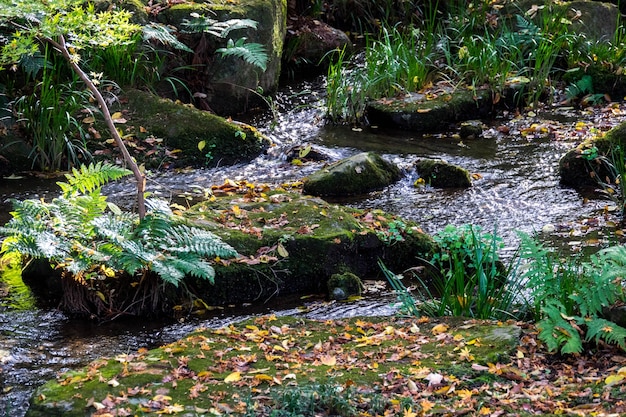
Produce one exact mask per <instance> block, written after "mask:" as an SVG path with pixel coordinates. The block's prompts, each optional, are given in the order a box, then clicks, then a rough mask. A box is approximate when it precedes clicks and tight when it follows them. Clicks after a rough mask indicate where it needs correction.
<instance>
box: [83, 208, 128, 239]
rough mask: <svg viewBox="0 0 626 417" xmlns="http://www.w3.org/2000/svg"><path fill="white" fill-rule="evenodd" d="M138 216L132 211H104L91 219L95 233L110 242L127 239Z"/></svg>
mask: <svg viewBox="0 0 626 417" xmlns="http://www.w3.org/2000/svg"><path fill="white" fill-rule="evenodd" d="M138 219H139V217H138V216H137V215H135V214H133V213H121V214H119V215H114V214H113V213H106V214H104V215H102V216H100V217H97V218H95V219H93V220H92V225H93V227H94V228H95V231H96V233H97V234H98V235H99V236H100V237H103V238H106V239H108V240H110V241H112V242H121V241H122V240H125V239H128V238H129V237H130V236H131V235H132V232H133V228H134V226H135V224H136V223H137V220H138Z"/></svg>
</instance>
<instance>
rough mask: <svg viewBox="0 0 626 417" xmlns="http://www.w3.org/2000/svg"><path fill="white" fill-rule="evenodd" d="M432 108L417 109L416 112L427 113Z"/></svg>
mask: <svg viewBox="0 0 626 417" xmlns="http://www.w3.org/2000/svg"><path fill="white" fill-rule="evenodd" d="M431 110H432V109H417V112H418V113H428V112H429V111H431Z"/></svg>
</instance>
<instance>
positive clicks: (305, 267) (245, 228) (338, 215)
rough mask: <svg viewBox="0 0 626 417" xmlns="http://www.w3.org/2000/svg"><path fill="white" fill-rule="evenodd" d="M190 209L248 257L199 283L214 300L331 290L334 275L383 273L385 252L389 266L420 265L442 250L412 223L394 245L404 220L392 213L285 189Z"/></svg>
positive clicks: (192, 218) (209, 299)
mask: <svg viewBox="0 0 626 417" xmlns="http://www.w3.org/2000/svg"><path fill="white" fill-rule="evenodd" d="M251 186H252V187H253V185H251ZM243 188H245V189H247V190H249V187H247V186H245V185H244V186H243ZM186 215H187V217H188V218H189V220H190V221H192V222H193V223H194V224H196V225H199V226H202V227H206V228H208V229H209V230H211V231H213V232H214V233H216V234H217V235H219V236H220V237H222V238H223V239H224V240H225V241H227V242H228V243H229V244H231V245H232V246H233V247H234V248H235V249H236V250H237V251H238V252H239V253H240V254H241V255H242V258H240V259H239V260H237V261H235V262H226V261H225V263H226V264H227V265H223V264H220V265H217V266H216V271H217V276H216V279H215V285H214V286H212V285H210V284H209V283H202V282H194V286H195V287H196V288H197V289H198V293H199V294H200V296H201V298H202V299H203V300H204V301H205V302H207V303H209V304H224V303H232V302H240V301H250V300H254V299H258V298H262V299H265V298H267V297H269V296H272V295H274V294H276V293H278V292H279V293H281V294H290V293H309V292H326V291H327V285H326V284H327V281H328V279H329V278H330V277H331V276H332V275H333V274H335V273H343V272H352V273H354V274H356V275H358V276H362V277H376V276H378V275H379V274H380V269H379V267H378V265H377V263H376V261H377V259H378V258H380V259H382V260H383V261H384V262H385V263H386V264H387V266H388V267H389V268H393V269H397V270H403V269H406V268H409V267H411V266H416V265H418V264H419V263H420V261H419V258H420V257H421V258H428V256H429V255H428V254H430V253H432V252H433V251H434V248H435V244H434V242H433V241H432V239H431V238H430V237H429V236H427V235H425V234H424V233H422V232H421V231H420V230H419V228H418V227H417V225H416V224H414V223H412V222H409V221H407V222H405V223H403V224H405V227H404V229H403V230H402V231H401V232H402V236H400V235H398V236H396V240H394V241H393V244H391V243H390V240H389V239H388V238H387V236H388V234H389V233H391V232H390V231H389V229H390V225H391V224H392V223H394V222H396V221H397V218H396V217H395V216H393V215H390V214H387V213H384V212H381V211H374V212H371V211H363V210H357V209H353V208H349V207H343V206H338V205H333V204H329V203H327V202H326V201H324V200H322V199H319V198H313V197H306V196H302V195H301V194H299V193H295V192H287V191H282V190H271V191H265V192H262V193H258V194H256V193H247V194H244V195H237V194H235V195H230V196H223V197H218V198H215V199H214V200H213V201H209V202H204V203H200V204H198V205H196V206H194V207H193V208H192V209H191V210H189V211H188V212H187V214H186ZM394 224H395V223H394ZM394 230H395V229H394ZM395 233H396V234H399V233H400V231H398V230H395Z"/></svg>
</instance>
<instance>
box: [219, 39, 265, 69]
mask: <svg viewBox="0 0 626 417" xmlns="http://www.w3.org/2000/svg"><path fill="white" fill-rule="evenodd" d="M245 41H246V38H241V39H238V40H237V42H233V41H232V40H230V39H229V40H228V44H227V46H226V48H219V49H218V50H217V52H219V53H220V54H222V56H223V57H224V56H234V57H237V58H241V59H243V60H244V61H245V62H247V63H248V64H251V65H254V66H255V67H257V68H259V69H261V70H262V71H265V70H266V69H267V61H268V56H267V52H266V51H265V47H264V46H263V45H261V44H260V43H245Z"/></svg>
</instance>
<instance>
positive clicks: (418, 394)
mask: <svg viewBox="0 0 626 417" xmlns="http://www.w3.org/2000/svg"><path fill="white" fill-rule="evenodd" d="M535 336H536V332H535V329H534V327H532V326H529V325H524V324H520V323H498V322H479V321H474V320H462V319H448V320H429V319H424V318H423V319H416V318H412V319H408V318H384V319H383V318H368V319H363V318H352V319H340V320H327V321H310V320H305V319H302V318H295V317H281V318H277V317H275V316H262V317H257V318H254V319H251V320H249V321H246V322H242V323H239V324H237V325H230V326H228V327H224V328H220V329H215V330H211V329H199V330H197V331H196V332H194V333H192V334H190V335H189V336H187V337H185V338H184V339H181V340H179V341H177V342H175V343H172V344H170V345H166V346H163V347H161V348H158V349H154V350H140V351H138V352H129V353H128V354H124V355H118V356H117V357H115V358H103V359H101V360H97V361H95V362H93V363H92V364H91V365H89V366H87V367H86V368H84V369H80V370H74V371H70V372H66V373H64V374H61V375H59V377H58V378H57V380H56V381H51V382H49V383H47V384H45V385H44V386H43V387H41V388H40V389H38V391H37V392H36V394H35V396H34V398H33V402H32V406H31V409H30V411H29V413H28V416H29V417H34V416H61V415H62V416H66V417H70V416H85V415H92V416H126V415H140V416H156V415H163V414H167V415H181V416H183V415H184V416H225V415H233V416H235V415H237V416H239V415H246V416H267V415H281V416H291V415H294V416H295V415H306V416H308V415H310V416H313V415H315V416H330V415H341V416H352V415H354V416H374V415H380V416H407V417H408V416H432V415H497V416H500V415H536V414H541V415H608V414H607V413H616V414H614V415H618V413H624V412H626V401H625V399H626V384H625V383H624V382H625V381H626V369H624V368H622V367H623V366H624V362H625V361H626V360H625V359H624V357H623V356H621V354H620V353H619V352H616V351H614V350H613V349H611V348H610V347H601V348H600V349H599V350H597V351H594V352H591V351H590V352H588V353H587V354H585V355H582V356H577V357H567V358H563V357H556V356H554V355H551V354H548V353H546V352H545V350H544V348H543V346H542V345H541V344H540V342H538V341H537V339H536V337H535ZM272 412H273V413H274V414H272ZM622 415H623V414H622Z"/></svg>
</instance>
